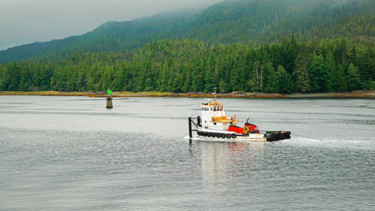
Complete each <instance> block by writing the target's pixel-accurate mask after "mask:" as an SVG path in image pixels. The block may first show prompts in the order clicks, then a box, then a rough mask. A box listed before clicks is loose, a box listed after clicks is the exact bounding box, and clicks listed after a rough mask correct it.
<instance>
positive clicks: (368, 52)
mask: <svg viewBox="0 0 375 211" xmlns="http://www.w3.org/2000/svg"><path fill="white" fill-rule="evenodd" d="M214 87H217V88H218V90H219V91H220V92H234V91H240V92H267V93H291V92H304V93H310V92H343V91H355V90H371V89H372V90H373V89H375V47H374V46H373V44H371V43H363V42H355V41H350V40H346V39H338V40H311V41H307V42H300V41H297V40H296V39H295V37H294V36H291V37H290V38H284V40H283V41H282V42H280V43H273V44H266V45H262V46H260V47H257V46H255V45H252V44H248V45H245V44H212V45H208V44H206V43H204V42H201V41H198V40H188V39H182V40H161V41H153V42H150V43H148V44H147V45H145V46H143V47H142V48H139V49H136V50H132V51H119V52H99V53H74V54H73V55H70V56H68V57H65V58H63V59H60V60H56V61H51V60H39V61H32V60H27V61H19V62H8V63H5V64H0V91H38V90H55V91H104V90H107V89H108V88H110V89H113V90H115V91H134V92H136V91H163V92H211V91H212V90H213V89H214Z"/></svg>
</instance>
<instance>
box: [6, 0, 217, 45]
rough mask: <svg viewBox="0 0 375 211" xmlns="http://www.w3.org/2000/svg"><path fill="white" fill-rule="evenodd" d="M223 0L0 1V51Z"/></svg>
mask: <svg viewBox="0 0 375 211" xmlns="http://www.w3.org/2000/svg"><path fill="white" fill-rule="evenodd" d="M222 1H223V0H204V2H202V0H178V1H176V0H79V1H77V0H1V1H0V50H4V49H7V48H10V47H14V46H18V45H22V44H27V43H32V42H37V41H49V40H53V39H62V38H66V37H69V36H72V35H81V34H84V33H86V32H89V31H91V30H93V29H95V28H96V27H98V26H99V25H101V24H103V23H105V22H107V21H126V20H133V19H137V18H142V17H147V16H152V15H155V14H157V13H160V12H167V11H173V10H179V9H184V8H198V7H208V6H210V5H212V4H215V3H218V2H222Z"/></svg>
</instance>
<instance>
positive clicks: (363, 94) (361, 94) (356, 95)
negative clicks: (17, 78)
mask: <svg viewBox="0 0 375 211" xmlns="http://www.w3.org/2000/svg"><path fill="white" fill-rule="evenodd" d="M1 95H36V96H88V97H106V96H107V94H106V92H58V91H38V92H22V91H5V92H4V91H3V92H0V96H1ZM112 96H113V97H190V98H213V97H214V95H213V94H211V93H202V92H189V93H171V92H113V95H112ZM217 97H218V98H259V99H277V98H286V99H298V98H353V99H375V91H356V92H340V93H292V94H277V93H259V92H234V93H218V94H217Z"/></svg>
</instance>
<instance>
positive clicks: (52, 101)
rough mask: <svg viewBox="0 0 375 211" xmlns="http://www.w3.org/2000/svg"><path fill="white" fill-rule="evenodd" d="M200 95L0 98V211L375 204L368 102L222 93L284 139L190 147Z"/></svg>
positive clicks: (373, 112)
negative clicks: (109, 100)
mask: <svg viewBox="0 0 375 211" xmlns="http://www.w3.org/2000/svg"><path fill="white" fill-rule="evenodd" d="M203 101H205V99H188V98H121V99H119V98H115V99H114V109H112V110H106V109H105V99H103V98H88V97H42V96H0V161H1V164H0V210H302V209H303V210H375V201H374V198H375V101H374V100H342V99H341V100H336V99H324V100H318V99H314V100H311V99H309V100H303V99H299V100H279V99H278V100H259V99H256V100H255V99H223V100H220V101H222V102H223V103H224V105H225V106H226V110H227V114H228V115H234V114H236V115H237V116H238V117H240V121H241V122H242V123H243V122H245V121H246V118H247V117H250V119H251V122H253V123H256V124H258V125H259V126H260V129H264V130H290V131H292V139H290V140H284V141H280V142H273V143H250V144H244V143H237V144H235V143H211V142H193V144H192V145H191V146H189V144H188V140H186V139H184V137H185V136H187V134H188V131H187V128H188V122H187V117H188V116H191V115H194V116H196V115H199V113H200V109H199V105H200V103H201V102H203ZM242 123H241V124H242Z"/></svg>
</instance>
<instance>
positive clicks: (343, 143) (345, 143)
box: [283, 137, 375, 150]
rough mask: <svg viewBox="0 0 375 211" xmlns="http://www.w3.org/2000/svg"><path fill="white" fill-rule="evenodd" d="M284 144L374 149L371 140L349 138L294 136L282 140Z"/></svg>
mask: <svg viewBox="0 0 375 211" xmlns="http://www.w3.org/2000/svg"><path fill="white" fill-rule="evenodd" d="M283 144H285V145H293V146H304V147H323V148H336V149H361V150H374V149H375V148H374V145H373V144H372V140H363V139H362V140H353V139H352V140H349V139H346V140H345V139H316V138H306V137H295V138H292V139H290V140H285V141H283Z"/></svg>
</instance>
